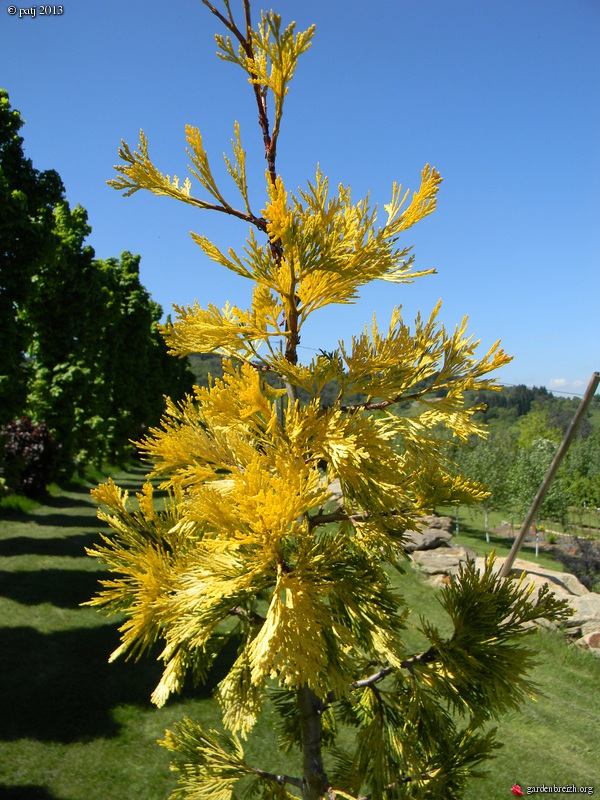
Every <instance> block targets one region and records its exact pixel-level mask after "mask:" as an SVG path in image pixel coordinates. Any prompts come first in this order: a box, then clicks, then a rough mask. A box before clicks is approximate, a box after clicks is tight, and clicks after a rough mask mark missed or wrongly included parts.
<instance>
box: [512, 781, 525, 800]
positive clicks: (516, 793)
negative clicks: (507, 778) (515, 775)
mask: <svg viewBox="0 0 600 800" xmlns="http://www.w3.org/2000/svg"><path fill="white" fill-rule="evenodd" d="M511 792H512V793H513V794H514V796H515V797H523V789H521V787H520V786H519V784H518V783H515V785H514V786H513V787H512V789H511Z"/></svg>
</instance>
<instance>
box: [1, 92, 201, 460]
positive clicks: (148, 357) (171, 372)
mask: <svg viewBox="0 0 600 800" xmlns="http://www.w3.org/2000/svg"><path fill="white" fill-rule="evenodd" d="M22 125H23V120H22V119H21V117H20V114H19V112H18V111H16V110H14V109H12V108H11V106H10V102H9V98H8V94H7V92H6V91H4V90H0V315H1V318H2V328H1V337H2V341H1V344H0V426H2V425H4V426H7V425H9V424H10V423H11V421H12V420H13V419H15V418H17V417H22V416H23V415H27V416H29V417H30V418H31V419H32V420H34V421H35V422H36V423H39V422H45V423H46V425H47V426H48V428H49V429H50V430H51V431H52V434H53V438H54V440H55V441H56V443H57V444H59V445H60V448H59V450H58V452H59V454H60V455H59V458H58V462H57V464H56V467H57V468H58V469H59V471H61V472H63V473H68V472H69V471H71V470H72V469H73V467H81V466H83V465H84V464H86V463H89V462H90V461H93V462H98V463H99V462H101V461H102V460H104V459H112V460H120V459H122V458H123V457H124V456H125V454H126V452H127V451H128V448H129V449H130V447H131V445H130V439H137V438H139V436H140V434H141V433H142V431H143V430H144V428H147V427H149V426H151V425H154V424H156V423H157V422H158V420H159V419H160V416H161V414H162V411H163V407H164V399H163V395H165V394H168V395H170V396H171V397H181V396H183V394H184V393H185V392H186V391H188V390H189V389H190V388H191V386H192V384H193V375H192V373H191V372H190V371H189V368H188V365H187V363H186V362H185V361H178V360H176V359H173V358H170V357H169V356H168V355H167V348H166V345H165V344H164V342H163V339H162V336H161V335H160V332H159V330H158V323H159V320H160V318H161V316H162V309H161V307H160V306H159V305H158V303H155V302H154V301H153V300H152V299H151V297H150V294H149V293H148V291H147V289H146V288H145V287H144V286H143V285H142V283H141V282H140V275H139V264H140V256H137V255H136V256H134V255H132V254H131V253H129V252H124V253H122V254H121V257H120V258H119V259H116V258H110V259H107V260H101V259H97V258H95V253H94V250H93V249H92V248H91V247H89V246H87V245H86V244H85V240H86V238H87V236H88V235H89V234H90V232H91V228H90V226H89V224H88V219H87V212H86V211H85V209H83V208H82V207H81V206H76V207H75V208H74V209H71V208H70V207H69V204H68V202H67V200H66V198H65V192H64V187H63V184H62V182H61V179H60V177H59V175H58V174H57V173H56V172H55V171H53V170H48V171H45V172H39V171H38V170H36V169H34V168H33V166H32V164H31V161H30V160H29V159H27V158H25V156H24V153H23V139H22V137H21V136H20V135H19V130H20V128H21V127H22ZM0 449H1V443H0Z"/></svg>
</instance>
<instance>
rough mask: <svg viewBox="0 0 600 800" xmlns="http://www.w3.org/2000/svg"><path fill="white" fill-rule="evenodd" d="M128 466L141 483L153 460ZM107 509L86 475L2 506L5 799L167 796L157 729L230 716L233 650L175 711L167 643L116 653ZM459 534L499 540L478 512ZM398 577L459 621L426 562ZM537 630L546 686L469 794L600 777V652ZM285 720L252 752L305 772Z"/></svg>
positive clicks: (257, 740) (152, 799)
mask: <svg viewBox="0 0 600 800" xmlns="http://www.w3.org/2000/svg"><path fill="white" fill-rule="evenodd" d="M115 477H116V479H117V482H118V483H120V484H121V485H124V486H126V487H127V488H128V489H130V491H134V490H135V489H136V488H138V487H139V486H140V485H141V483H142V482H143V469H142V468H141V467H139V466H137V467H135V468H133V469H132V470H131V471H129V472H128V473H126V474H121V475H120V476H115ZM95 514H96V509H95V506H94V504H93V502H92V499H91V498H90V496H89V486H86V485H84V484H83V483H81V482H80V483H77V482H74V483H71V484H69V486H68V487H66V488H62V489H61V488H59V487H55V488H54V489H53V490H52V492H51V496H50V497H49V498H48V501H47V503H46V504H44V505H39V506H37V507H35V508H33V509H31V510H30V511H29V513H26V514H21V515H19V516H16V515H14V514H13V515H10V514H7V513H6V511H4V510H0V800H113V799H114V800H130V799H131V800H133V798H135V799H136V800H138V799H139V798H144V800H164V799H165V798H167V797H168V795H169V793H170V792H171V791H172V789H173V788H174V786H175V776H174V775H173V773H171V772H170V771H169V764H168V762H169V759H168V753H167V752H166V751H165V750H164V748H161V747H159V746H158V745H157V744H156V740H157V739H160V738H162V737H163V736H164V732H165V729H166V728H168V727H170V726H172V725H173V723H174V722H176V721H178V720H180V719H181V718H182V717H183V716H189V717H191V718H192V719H200V720H201V721H202V722H203V724H204V725H206V726H207V727H208V726H211V725H218V722H219V714H218V710H217V709H216V708H215V705H214V704H213V701H212V699H211V697H210V692H211V689H212V688H213V687H214V685H215V684H216V683H217V682H218V681H219V680H220V678H221V677H222V676H223V675H224V674H225V672H226V670H227V669H228V665H229V664H230V663H231V661H232V659H233V657H234V654H233V653H232V652H225V653H224V654H223V657H222V658H221V659H220V660H219V662H218V663H217V665H216V667H215V670H214V671H213V673H212V674H211V676H210V681H209V685H208V686H207V687H206V688H201V689H200V690H198V691H193V690H192V689H191V688H188V689H186V690H185V691H184V693H183V696H182V697H179V698H175V699H174V700H173V701H172V702H170V703H168V704H167V706H166V707H165V708H162V709H156V708H154V707H153V706H152V705H151V704H150V702H149V696H150V693H151V691H152V689H153V688H154V686H155V685H156V682H157V681H158V678H159V675H160V665H159V664H158V663H157V662H156V653H154V654H153V657H151V658H148V659H144V660H142V661H140V662H138V663H132V662H123V661H118V662H116V663H114V664H112V665H109V664H108V663H107V659H108V655H109V654H110V652H111V651H112V650H113V649H114V648H115V647H116V645H117V643H118V631H117V625H118V620H117V621H115V620H114V619H107V618H106V617H104V616H102V615H101V614H99V613H98V612H96V611H94V610H93V609H90V608H82V607H80V605H79V604H80V603H81V602H82V601H84V600H87V599H89V598H90V596H91V595H92V594H93V593H94V591H95V589H96V587H97V580H98V578H100V577H102V576H103V571H102V566H101V565H99V564H98V563H97V560H96V559H91V558H88V557H87V556H86V555H85V547H86V546H90V545H91V544H92V542H93V541H95V540H96V539H97V531H98V530H99V528H100V525H99V523H98V522H97V520H96V519H95ZM461 514H462V512H461ZM492 524H496V523H495V522H494V523H492ZM459 540H460V541H463V542H464V543H465V544H469V545H470V546H473V544H476V545H477V548H476V549H478V550H479V551H480V552H481V553H482V554H483V552H485V550H486V545H485V541H484V540H483V535H482V532H481V530H480V528H479V527H478V524H477V522H476V520H475V519H471V522H469V518H468V516H467V515H466V514H465V517H464V520H463V519H462V518H461V536H460V537H459ZM482 540H483V542H482ZM494 544H496V545H497V550H498V552H499V553H500V552H501V547H500V543H494ZM391 574H392V576H393V581H394V583H395V584H396V585H397V586H398V587H399V588H400V589H401V591H402V593H403V594H404V596H405V597H406V600H407V601H408V603H409V604H410V605H411V607H413V608H415V609H416V610H418V611H425V612H426V614H427V616H428V617H430V618H432V619H433V620H434V621H436V622H437V623H438V624H441V625H443V624H444V623H445V619H444V615H443V612H442V610H441V607H440V605H439V603H438V602H437V599H436V592H435V590H433V589H432V588H431V587H430V586H428V585H427V584H425V583H424V582H422V580H421V579H420V577H419V576H418V575H417V574H416V573H414V572H412V571H408V572H407V573H406V574H405V575H398V574H397V573H391ZM414 621H415V626H413V625H411V626H409V629H408V630H407V632H406V637H405V638H406V641H407V644H408V645H409V647H410V648H414V649H415V650H416V649H419V648H420V647H421V646H422V645H423V638H422V636H421V634H420V633H419V632H418V630H417V629H416V624H417V623H418V614H415V615H414ZM533 638H534V639H535V642H536V644H537V646H538V648H539V665H538V666H537V667H536V669H535V673H534V675H533V678H534V680H536V681H537V682H538V683H539V685H540V689H541V692H542V693H543V695H544V696H540V697H539V699H538V702H537V703H534V702H533V701H528V702H527V704H526V705H525V707H524V709H523V711H522V712H521V713H519V714H517V713H512V714H509V715H507V716H506V717H504V718H503V719H502V721H501V723H500V725H499V731H500V739H501V740H502V741H504V742H505V743H506V746H505V747H504V748H503V750H502V751H501V752H500V754H499V756H498V758H497V759H496V760H495V761H494V762H490V764H489V766H488V767H487V768H488V770H489V775H488V776H487V777H486V778H485V779H484V780H483V781H473V783H472V785H471V786H470V787H469V790H468V792H467V795H466V798H467V800H475V798H477V799H478V800H479V799H480V798H485V799H486V800H495V799H496V798H498V800H500V798H507V797H511V796H512V795H511V794H510V787H511V786H512V785H513V783H514V782H515V781H517V782H521V785H522V786H527V785H530V786H532V785H536V784H538V783H542V782H546V783H549V782H551V781H554V782H557V783H558V782H561V783H568V782H575V783H578V784H585V783H588V784H591V785H593V783H594V778H595V777H597V776H598V767H597V764H598V763H599V762H600V751H599V746H598V738H597V725H598V712H597V706H596V702H595V700H594V698H597V697H598V695H599V690H600V662H599V661H597V660H595V659H594V658H593V656H591V655H589V654H587V653H582V652H579V651H577V650H575V649H574V648H572V647H568V646H567V645H566V644H565V642H564V641H563V640H562V639H561V638H560V637H559V636H557V635H553V634H550V633H546V632H544V633H539V634H535V637H533ZM267 708H268V707H267ZM272 723H273V719H272V716H270V715H269V713H267V714H266V715H265V716H264V717H263V718H262V719H261V721H260V722H259V724H258V726H257V729H256V735H253V736H252V738H251V739H250V740H249V741H248V745H247V756H248V760H249V761H250V762H251V763H254V764H256V765H257V766H260V767H261V768H263V769H268V770H272V771H279V770H288V771H290V772H292V773H295V772H296V771H297V770H295V769H294V768H293V766H292V764H293V763H294V758H295V756H294V754H291V756H281V755H280V754H279V753H278V752H277V748H276V743H275V738H274V735H273V725H272ZM598 788H600V786H599V787H598Z"/></svg>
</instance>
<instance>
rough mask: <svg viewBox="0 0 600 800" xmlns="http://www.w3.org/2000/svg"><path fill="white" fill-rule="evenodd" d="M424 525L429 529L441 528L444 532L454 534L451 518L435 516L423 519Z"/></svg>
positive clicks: (431, 515)
mask: <svg viewBox="0 0 600 800" xmlns="http://www.w3.org/2000/svg"><path fill="white" fill-rule="evenodd" d="M423 523H424V524H425V526H426V527H428V528H441V529H442V530H443V531H448V533H451V532H452V519H451V518H450V517H438V516H436V515H435V514H430V515H429V516H426V517H423Z"/></svg>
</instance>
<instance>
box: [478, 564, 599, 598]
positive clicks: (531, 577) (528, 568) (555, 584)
mask: <svg viewBox="0 0 600 800" xmlns="http://www.w3.org/2000/svg"><path fill="white" fill-rule="evenodd" d="M504 561H505V559H504V558H498V559H496V564H495V569H496V571H497V572H499V571H500V569H501V568H502V566H503V564H504ZM475 563H476V566H477V569H478V570H479V571H481V570H483V567H484V559H483V558H478V559H477V561H476V562H475ZM522 572H525V573H526V575H527V577H526V578H525V580H526V582H527V583H528V584H530V583H533V584H534V586H535V587H536V589H537V590H539V589H541V587H542V586H543V585H544V584H545V583H547V584H548V585H549V586H550V589H551V590H552V592H553V593H554V594H555V595H556V596H557V597H558V598H560V599H561V600H562V599H563V598H568V599H570V600H571V599H572V598H573V597H577V596H584V595H587V594H590V592H589V591H588V589H587V588H586V587H585V586H584V585H583V584H582V583H580V582H579V581H578V580H577V578H576V577H575V576H574V575H571V574H570V573H569V572H557V571H556V570H553V569H547V568H546V567H542V566H540V565H539V564H536V563H535V562H533V561H524V560H523V559H521V558H516V559H515V561H514V563H513V566H512V569H511V573H512V574H513V575H517V576H520V575H521V573H522Z"/></svg>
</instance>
